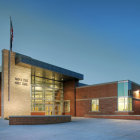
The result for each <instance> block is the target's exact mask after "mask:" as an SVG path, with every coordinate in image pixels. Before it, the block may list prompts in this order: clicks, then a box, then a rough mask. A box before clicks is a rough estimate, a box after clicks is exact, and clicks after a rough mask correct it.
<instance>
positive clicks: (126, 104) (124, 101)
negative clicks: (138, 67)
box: [118, 81, 132, 111]
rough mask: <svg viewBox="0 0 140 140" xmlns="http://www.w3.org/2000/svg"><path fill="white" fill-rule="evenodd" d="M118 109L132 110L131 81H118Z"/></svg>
mask: <svg viewBox="0 0 140 140" xmlns="http://www.w3.org/2000/svg"><path fill="white" fill-rule="evenodd" d="M118 111H132V94H131V82H130V81H120V82H118Z"/></svg>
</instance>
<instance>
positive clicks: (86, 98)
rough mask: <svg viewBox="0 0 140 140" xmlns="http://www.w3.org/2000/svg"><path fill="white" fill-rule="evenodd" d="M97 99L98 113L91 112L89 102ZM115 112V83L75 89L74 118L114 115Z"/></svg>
mask: <svg viewBox="0 0 140 140" xmlns="http://www.w3.org/2000/svg"><path fill="white" fill-rule="evenodd" d="M93 98H98V99H99V111H98V112H91V101H92V99H93ZM116 111H117V82H114V83H107V84H100V85H94V86H85V87H78V88H76V116H81V117H82V116H85V115H86V114H92V115H96V114H115V112H116Z"/></svg>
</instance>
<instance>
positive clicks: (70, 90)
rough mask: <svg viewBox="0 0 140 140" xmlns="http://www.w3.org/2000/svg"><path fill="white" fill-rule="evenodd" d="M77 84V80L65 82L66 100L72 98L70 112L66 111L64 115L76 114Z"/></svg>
mask: <svg viewBox="0 0 140 140" xmlns="http://www.w3.org/2000/svg"><path fill="white" fill-rule="evenodd" d="M76 84H77V81H75V80H71V81H66V82H64V100H70V113H64V115H72V116H76V100H75V99H76V98H75V96H76V89H75V87H76Z"/></svg>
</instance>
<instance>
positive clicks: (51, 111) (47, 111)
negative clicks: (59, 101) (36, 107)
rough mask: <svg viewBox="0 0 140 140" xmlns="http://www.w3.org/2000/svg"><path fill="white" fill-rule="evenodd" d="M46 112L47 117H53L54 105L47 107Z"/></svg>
mask: <svg viewBox="0 0 140 140" xmlns="http://www.w3.org/2000/svg"><path fill="white" fill-rule="evenodd" d="M45 111H46V115H52V114H53V106H52V105H46V107H45Z"/></svg>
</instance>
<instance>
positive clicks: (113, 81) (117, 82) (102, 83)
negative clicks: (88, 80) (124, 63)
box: [77, 80, 140, 88]
mask: <svg viewBox="0 0 140 140" xmlns="http://www.w3.org/2000/svg"><path fill="white" fill-rule="evenodd" d="M127 81H130V82H131V83H134V84H136V85H138V86H140V84H137V83H135V82H133V81H131V80H120V81H112V82H106V83H99V84H93V85H85V86H84V85H83V86H80V87H77V88H85V87H92V86H100V85H107V84H113V83H119V82H127Z"/></svg>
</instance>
